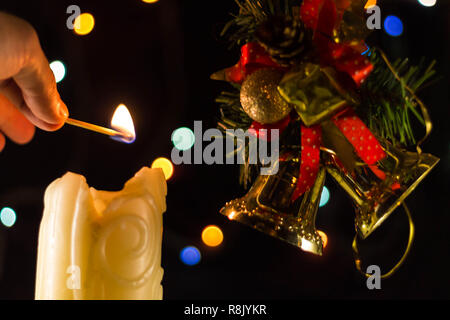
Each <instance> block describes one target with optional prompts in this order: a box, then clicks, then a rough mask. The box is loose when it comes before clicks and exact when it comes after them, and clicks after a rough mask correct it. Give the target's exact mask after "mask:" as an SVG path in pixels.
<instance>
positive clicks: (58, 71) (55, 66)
mask: <svg viewBox="0 0 450 320" xmlns="http://www.w3.org/2000/svg"><path fill="white" fill-rule="evenodd" d="M50 69H52V71H53V75H54V76H55V80H56V83H58V82H61V81H62V79H64V77H65V76H66V67H65V66H64V63H62V62H61V61H59V60H56V61H53V62H51V63H50Z"/></svg>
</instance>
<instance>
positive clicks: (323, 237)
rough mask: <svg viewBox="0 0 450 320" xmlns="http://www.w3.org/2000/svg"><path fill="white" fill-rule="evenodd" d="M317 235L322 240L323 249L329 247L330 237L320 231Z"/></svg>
mask: <svg viewBox="0 0 450 320" xmlns="http://www.w3.org/2000/svg"><path fill="white" fill-rule="evenodd" d="M317 233H318V234H319V236H320V237H321V238H322V242H323V248H324V249H325V247H326V246H327V243H328V236H327V234H326V233H325V232H323V231H320V230H317Z"/></svg>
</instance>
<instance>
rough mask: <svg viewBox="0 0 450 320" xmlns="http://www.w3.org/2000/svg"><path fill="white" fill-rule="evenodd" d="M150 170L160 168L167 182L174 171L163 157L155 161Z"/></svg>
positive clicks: (170, 163)
mask: <svg viewBox="0 0 450 320" xmlns="http://www.w3.org/2000/svg"><path fill="white" fill-rule="evenodd" d="M152 168H161V169H162V171H163V172H164V177H165V178H166V180H169V179H170V178H171V177H172V175H173V171H174V169H173V164H172V162H171V161H170V160H169V159H167V158H163V157H161V158H157V159H155V161H153V163H152Z"/></svg>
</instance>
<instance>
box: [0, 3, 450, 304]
mask: <svg viewBox="0 0 450 320" xmlns="http://www.w3.org/2000/svg"><path fill="white" fill-rule="evenodd" d="M437 2H438V3H437V5H436V6H434V7H432V8H426V7H423V6H421V5H420V4H418V3H417V1H416V0H408V1H407V0H404V1H400V0H390V1H388V0H385V1H379V3H380V6H381V12H382V17H383V19H384V17H386V16H387V15H388V14H395V15H397V16H399V17H400V18H401V19H402V20H403V22H404V25H405V31H404V34H403V35H402V36H401V37H398V38H393V37H390V36H388V35H386V34H385V33H384V31H382V30H379V31H376V32H375V34H374V35H373V36H372V41H373V43H374V44H377V45H378V46H380V47H381V48H382V49H383V50H384V51H385V52H386V53H387V54H388V55H389V57H390V58H391V60H393V59H395V58H397V57H406V56H408V57H410V58H411V61H412V62H417V61H418V60H419V58H420V57H421V56H425V57H427V58H429V60H431V59H436V60H438V64H437V70H438V72H439V74H440V75H441V76H442V78H441V80H440V82H438V83H437V84H435V85H434V86H432V87H429V88H427V89H425V90H424V91H423V92H421V97H422V98H423V101H424V102H425V103H426V104H427V105H428V106H429V110H430V113H431V116H432V118H433V120H434V125H435V127H434V131H433V133H432V135H431V137H430V138H429V139H428V140H427V142H426V143H425V144H424V146H423V149H424V150H425V151H426V152H429V153H432V154H434V155H436V156H438V157H439V158H441V162H440V163H439V165H438V166H437V167H436V168H435V169H434V170H433V171H432V173H431V174H430V175H429V176H428V177H427V178H426V179H425V180H424V181H423V182H422V183H421V184H420V185H419V187H418V188H417V189H416V190H415V191H414V192H413V193H412V195H411V196H410V197H409V198H408V199H407V203H408V205H409V206H410V208H411V210H412V214H413V217H414V220H415V223H416V239H415V242H414V246H413V249H412V252H411V253H410V256H409V257H408V259H407V261H406V263H405V265H404V266H403V267H402V268H401V269H400V270H399V272H398V273H396V274H395V275H394V276H393V277H392V278H390V279H387V280H384V281H382V289H381V290H372V291H370V290H368V289H367V287H366V282H365V279H364V278H363V277H362V276H361V275H359V274H358V273H357V272H356V270H355V268H354V263H353V258H352V251H351V241H352V238H353V235H354V221H353V219H354V210H353V207H352V205H351V202H350V200H349V199H348V198H347V197H346V195H345V194H344V192H343V191H342V190H341V189H340V188H339V187H338V186H337V185H336V184H335V183H334V182H333V181H332V180H331V179H330V178H327V181H326V185H327V187H328V188H329V189H330V192H331V199H330V201H329V203H328V204H327V205H326V206H325V207H323V208H320V210H319V217H318V220H317V226H318V228H319V229H321V230H323V231H325V232H326V233H327V234H328V238H329V244H328V246H327V248H326V249H325V252H324V255H323V256H322V257H318V256H313V255H311V254H308V253H304V252H302V251H300V250H299V249H297V248H295V247H293V246H290V245H288V244H286V243H283V242H281V241H278V240H276V239H273V238H271V237H269V236H266V235H264V234H261V233H259V232H257V231H254V230H252V229H250V228H248V227H246V226H243V225H240V224H238V223H235V222H230V221H229V220H227V219H226V218H225V217H223V216H221V215H220V214H219V209H220V208H221V206H222V205H223V204H224V203H225V202H226V201H229V200H231V199H233V198H236V197H238V196H241V195H242V194H243V193H245V191H244V190H242V189H241V187H240V186H239V185H238V181H237V180H238V179H237V173H238V170H237V168H236V167H234V166H220V165H213V166H207V165H181V166H177V167H176V168H175V173H174V176H173V177H172V179H171V180H169V181H168V196H167V207H168V209H167V212H166V213H165V214H164V237H163V256H162V264H163V268H164V272H165V275H164V280H163V286H164V298H165V299H244V298H246V299H253V298H254V299H283V298H289V299H301V298H332V299H334V298H339V299H341V298H354V299H359V298H377V299H396V298H399V299H408V298H447V299H448V298H449V297H450V290H449V286H450V273H449V272H448V270H449V269H450V258H449V252H450V246H449V244H450V237H449V233H450V232H449V229H450V216H449V184H448V178H449V169H450V167H449V161H450V157H449V156H450V154H449V152H450V150H449V148H450V145H449V139H448V134H449V130H448V119H449V94H448V92H449V85H448V84H449V74H450V73H449V57H450V52H449V31H450V19H449V14H450V10H449V9H450V5H449V2H448V1H447V0H438V1H437ZM71 4H77V5H79V6H80V7H81V9H82V12H90V13H92V14H93V15H94V17H95V19H96V26H95V28H94V30H93V32H92V33H91V34H89V35H87V36H84V37H79V36H76V35H74V34H73V33H72V32H71V31H70V30H68V29H67V28H66V19H67V17H68V15H67V14H66V8H67V6H69V5H71ZM0 10H3V11H7V12H10V13H13V14H15V15H18V16H20V17H22V18H24V19H26V20H28V21H29V22H30V23H31V24H33V26H34V27H35V28H36V30H37V31H38V34H39V36H40V38H41V44H42V47H43V49H44V51H45V52H46V55H47V57H48V59H49V61H52V60H56V59H59V60H62V61H64V63H65V64H66V68H67V75H66V78H65V79H64V80H63V81H62V82H61V83H60V84H59V85H58V86H59V90H60V93H61V95H62V97H63V99H64V101H65V102H66V104H67V105H68V107H69V111H70V113H71V116H72V117H74V118H76V119H81V120H86V121H89V122H92V123H96V124H100V125H107V124H108V122H109V120H110V118H111V116H112V113H113V111H114V109H115V107H116V106H117V105H118V104H119V103H122V102H123V103H125V104H126V105H127V106H128V107H129V109H130V111H131V113H132V116H133V118H134V121H135V126H136V131H137V135H138V137H137V140H136V142H135V143H134V144H131V145H126V144H121V143H118V142H115V141H113V140H111V139H108V138H107V137H105V136H102V135H98V134H95V133H90V132H87V131H85V130H81V129H78V128H74V127H67V126H66V127H64V128H62V129H61V130H59V131H57V132H55V133H48V132H43V131H40V130H38V131H37V133H36V136H35V138H34V139H33V141H32V142H31V143H30V144H28V145H26V146H17V145H14V144H13V143H12V142H10V141H8V142H7V146H6V148H5V150H4V151H3V152H2V153H1V154H0V207H3V206H10V207H12V208H14V209H15V210H16V213H17V216H18V217H17V222H16V224H15V225H14V226H13V227H12V228H9V229H8V228H6V227H4V226H3V225H0V299H33V297H34V283H35V268H36V250H37V235H38V229H39V223H40V219H41V216H42V211H43V195H44V191H45V188H46V186H47V185H48V184H49V183H50V182H52V181H53V180H54V179H56V178H58V177H60V176H61V175H63V174H64V173H65V172H66V171H73V172H76V173H80V174H83V175H84V176H85V177H86V178H87V180H88V183H89V184H90V185H91V186H94V187H95V188H98V189H104V190H118V189H120V188H121V187H122V185H123V183H124V182H125V181H127V180H128V179H129V178H130V177H132V176H133V175H134V173H135V172H137V171H138V170H139V169H140V168H141V167H142V166H150V164H151V162H152V161H153V160H154V159H155V158H157V157H159V156H165V157H170V152H171V149H172V143H171V141H170V137H171V133H172V131H173V130H174V129H176V128H178V127H180V126H188V127H191V128H193V121H194V120H202V121H203V127H204V128H212V127H214V126H215V120H216V119H215V117H216V116H217V106H216V105H215V103H214V98H215V96H216V95H217V94H218V93H219V92H220V90H221V89H223V84H222V83H219V82H214V81H211V80H209V75H210V74H211V73H212V72H214V71H217V70H219V69H222V68H224V67H228V66H231V65H233V64H234V63H235V62H236V61H237V59H238V55H239V52H238V50H237V49H236V50H234V51H228V50H227V45H226V43H225V42H224V40H223V39H220V38H219V36H218V34H219V32H220V30H221V27H222V26H223V24H224V23H225V22H226V21H228V18H229V12H230V11H232V12H236V10H237V9H236V5H235V3H234V1H232V0H214V1H211V0H210V1H181V0H160V1H159V2H158V3H155V4H145V3H143V2H141V1H139V0H118V1H92V0H91V1H87V0H85V1H82V0H77V1H72V0H71V1H65V0H58V1H57V0H53V1H50V0H48V1H24V0H15V1H2V3H1V4H0ZM0 48H1V44H0ZM209 224H217V225H218V226H220V227H221V228H222V230H223V232H224V236H225V239H224V242H223V244H222V245H221V246H219V247H217V248H209V247H206V246H205V245H204V244H203V243H202V241H201V237H200V235H201V231H202V229H203V228H204V227H205V226H206V225H209ZM407 236H408V229H407V220H406V217H405V215H404V214H403V213H402V211H401V209H400V210H397V211H396V212H395V213H394V214H393V215H392V216H391V217H390V218H389V219H388V220H387V221H386V222H385V223H384V225H383V226H382V227H381V228H380V229H379V230H377V231H376V232H375V233H374V234H373V236H371V238H369V239H368V240H367V241H366V242H365V243H364V244H363V245H362V246H361V249H362V250H363V251H364V252H365V254H364V255H363V256H364V258H365V263H366V264H378V265H380V267H381V268H382V270H387V269H388V268H389V267H391V266H392V265H393V263H394V262H395V261H396V260H397V259H398V258H399V257H400V256H401V254H402V250H403V248H404V246H405V245H406V239H407ZM187 245H195V246H197V247H198V248H199V249H200V251H201V253H202V260H201V262H200V264H198V265H196V266H193V267H189V266H186V265H184V264H183V263H182V262H181V261H180V259H179V252H180V250H181V249H182V248H183V247H185V246H187Z"/></svg>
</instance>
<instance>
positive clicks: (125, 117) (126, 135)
mask: <svg viewBox="0 0 450 320" xmlns="http://www.w3.org/2000/svg"><path fill="white" fill-rule="evenodd" d="M111 127H112V128H113V129H115V130H117V131H120V132H121V133H123V136H121V137H115V138H116V139H118V140H120V141H123V142H126V143H132V142H133V141H134V140H135V139H136V133H135V131H134V124H133V119H132V118H131V114H130V112H129V111H128V108H127V107H126V106H125V105H124V104H120V105H119V106H118V107H117V108H116V111H114V115H113V117H112V119H111Z"/></svg>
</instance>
